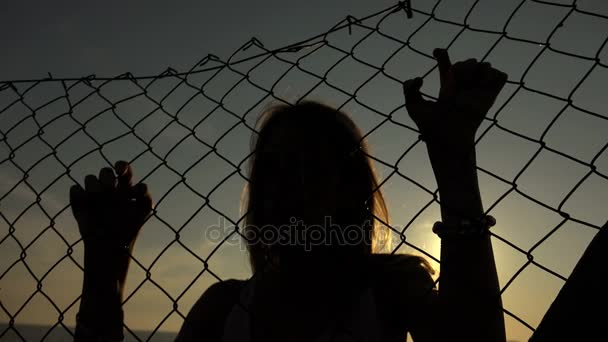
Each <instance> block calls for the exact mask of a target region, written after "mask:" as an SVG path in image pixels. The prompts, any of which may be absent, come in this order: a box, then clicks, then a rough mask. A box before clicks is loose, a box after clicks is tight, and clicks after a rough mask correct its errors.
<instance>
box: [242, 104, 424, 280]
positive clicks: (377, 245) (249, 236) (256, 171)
mask: <svg viewBox="0 0 608 342" xmlns="http://www.w3.org/2000/svg"><path fill="white" fill-rule="evenodd" d="M256 127H257V131H258V134H257V135H256V134H254V135H253V136H252V140H251V148H252V151H253V153H252V155H251V158H250V160H249V182H248V184H247V185H246V187H245V189H244V192H243V197H242V203H241V204H242V208H241V209H242V210H243V212H244V213H245V214H244V215H245V216H244V222H245V229H244V233H245V234H244V235H245V237H246V241H247V248H248V251H249V259H250V263H251V267H252V270H253V271H254V272H256V271H259V270H262V269H264V267H265V266H266V265H267V264H268V262H269V259H270V260H274V261H277V263H278V264H279V265H280V266H281V269H283V266H285V268H289V266H290V263H291V264H293V263H294V262H296V263H297V262H298V261H302V262H304V261H305V262H306V263H307V264H310V262H311V260H315V258H316V260H320V261H321V263H324V260H325V261H328V259H332V260H336V259H340V260H348V261H350V263H352V262H354V261H355V260H357V258H360V257H365V256H368V255H369V254H372V253H374V252H377V251H379V250H380V249H381V248H383V247H387V246H388V244H389V243H390V239H389V237H390V234H389V233H388V229H387V228H385V227H383V226H384V224H383V223H387V224H388V223H389V217H388V210H387V206H386V203H385V201H384V197H383V195H382V192H381V191H380V189H379V186H378V179H377V177H376V173H375V171H374V167H373V163H372V160H371V158H370V157H369V148H368V146H367V143H366V141H365V139H363V135H362V133H361V131H360V130H359V128H358V127H357V126H356V125H355V123H354V122H353V121H352V120H351V118H350V117H349V116H348V115H347V114H345V113H344V112H342V111H339V110H336V109H334V108H331V107H329V106H327V105H324V104H321V103H318V102H312V101H306V102H301V103H298V104H296V105H276V106H273V107H271V108H270V109H268V110H266V111H265V112H263V113H262V114H261V115H260V117H259V118H258V121H257V124H256ZM311 227H313V228H315V229H312V228H311ZM330 228H331V229H332V230H331V232H330ZM286 232H288V233H286ZM330 233H331V234H334V235H331V234H330ZM294 234H295V235H296V236H297V237H300V238H302V240H298V239H294ZM314 234H316V235H314ZM321 235H323V237H321V239H320V238H319V237H320V236H321ZM340 236H341V237H342V238H343V239H342V240H340V239H339V237H340ZM327 237H333V238H336V237H338V239H333V240H331V241H329V240H328V239H327ZM323 238H325V240H323V241H320V240H322V239H323ZM344 238H347V239H348V241H346V240H344ZM307 239H308V240H307ZM310 241H313V242H316V243H310ZM319 242H320V243H319ZM421 262H423V261H421ZM423 263H424V262H423Z"/></svg>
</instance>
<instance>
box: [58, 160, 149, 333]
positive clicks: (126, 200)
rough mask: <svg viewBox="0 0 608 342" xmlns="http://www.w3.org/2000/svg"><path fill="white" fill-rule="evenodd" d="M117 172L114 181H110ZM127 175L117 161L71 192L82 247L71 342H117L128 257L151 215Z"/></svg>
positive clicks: (140, 188)
mask: <svg viewBox="0 0 608 342" xmlns="http://www.w3.org/2000/svg"><path fill="white" fill-rule="evenodd" d="M114 171H116V174H117V176H115V174H114ZM131 179H132V171H131V168H130V166H129V164H128V163H126V162H123V161H120V162H117V163H116V165H115V168H114V170H113V169H111V168H104V169H102V170H101V171H100V173H99V177H95V176H93V175H88V176H87V177H86V178H85V186H84V188H83V187H81V186H80V185H78V184H77V185H74V186H72V188H71V189H70V204H71V207H72V213H73V214H74V218H75V219H76V221H77V223H78V229H79V231H80V235H81V236H82V240H83V243H84V279H83V286H82V298H81V300H80V310H79V312H78V315H77V319H76V334H75V341H94V340H95V341H98V340H99V341H120V340H122V338H123V333H122V326H123V313H122V308H121V307H122V299H123V291H124V287H125V282H126V279H127V272H128V268H129V260H130V255H131V253H132V251H133V245H134V244H135V240H136V238H137V235H138V234H139V231H140V229H141V227H142V226H143V224H144V222H145V221H146V219H147V218H148V216H149V215H150V213H151V212H152V199H151V197H150V194H149V193H148V191H147V188H146V185H145V184H143V183H140V184H137V185H135V186H132V184H131Z"/></svg>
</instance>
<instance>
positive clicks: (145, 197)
mask: <svg viewBox="0 0 608 342" xmlns="http://www.w3.org/2000/svg"><path fill="white" fill-rule="evenodd" d="M133 193H134V195H135V203H136V207H137V210H138V212H139V213H140V214H142V215H143V216H144V217H143V219H145V218H146V217H147V216H148V214H150V212H151V211H152V209H153V206H154V204H153V202H152V196H151V195H150V192H149V191H148V186H147V185H146V184H145V183H138V184H136V185H135V186H134V187H133Z"/></svg>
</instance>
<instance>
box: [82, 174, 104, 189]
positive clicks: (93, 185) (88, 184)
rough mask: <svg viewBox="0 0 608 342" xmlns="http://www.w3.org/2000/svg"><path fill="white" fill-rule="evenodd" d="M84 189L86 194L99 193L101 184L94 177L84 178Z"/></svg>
mask: <svg viewBox="0 0 608 342" xmlns="http://www.w3.org/2000/svg"><path fill="white" fill-rule="evenodd" d="M84 188H85V190H86V191H87V192H101V184H100V183H99V180H97V177H95V176H94V175H87V176H86V177H84Z"/></svg>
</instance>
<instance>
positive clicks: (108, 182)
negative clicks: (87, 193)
mask: <svg viewBox="0 0 608 342" xmlns="http://www.w3.org/2000/svg"><path fill="white" fill-rule="evenodd" d="M99 183H101V185H102V187H104V188H106V189H112V188H115V187H116V176H115V175H114V170H112V168H110V167H104V168H103V169H101V170H100V171H99Z"/></svg>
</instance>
